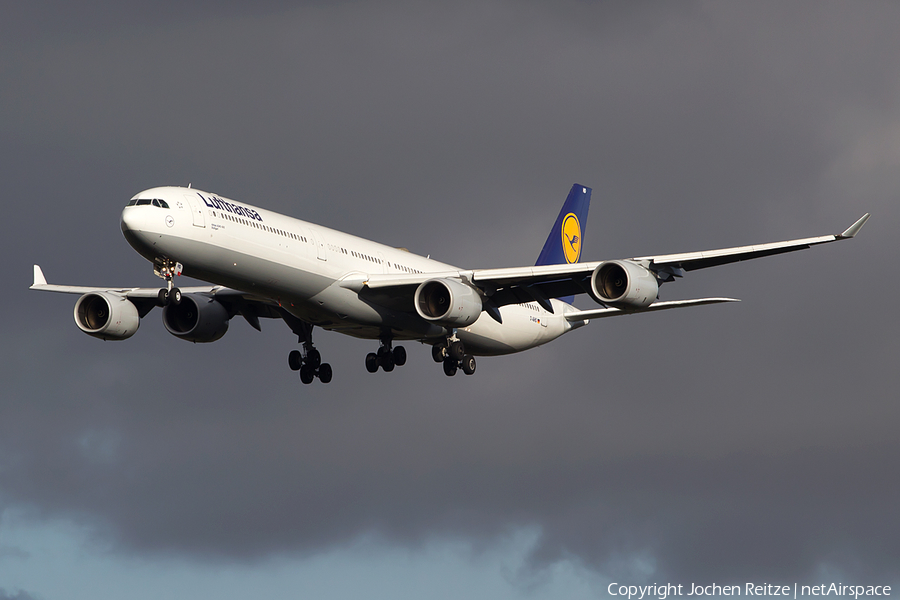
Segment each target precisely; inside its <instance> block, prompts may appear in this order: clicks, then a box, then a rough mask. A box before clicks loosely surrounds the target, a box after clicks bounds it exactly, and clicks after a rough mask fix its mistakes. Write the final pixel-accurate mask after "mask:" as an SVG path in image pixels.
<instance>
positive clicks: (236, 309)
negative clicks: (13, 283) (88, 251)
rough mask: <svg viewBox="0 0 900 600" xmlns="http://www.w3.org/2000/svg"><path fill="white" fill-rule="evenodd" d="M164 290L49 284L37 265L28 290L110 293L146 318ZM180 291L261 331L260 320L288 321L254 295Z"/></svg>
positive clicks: (197, 288)
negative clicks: (200, 297) (202, 298)
mask: <svg viewBox="0 0 900 600" xmlns="http://www.w3.org/2000/svg"><path fill="white" fill-rule="evenodd" d="M160 287H162V286H159V287H155V288H140V287H131V288H129V287H96V286H95V287H91V286H83V285H54V284H48V283H47V279H46V277H44V272H43V270H42V269H41V267H40V266H38V265H34V283H32V284H31V286H30V287H29V288H28V289H32V290H40V291H44V292H59V293H62V294H91V293H99V292H107V293H110V294H115V295H117V296H124V297H125V298H128V300H130V301H131V303H132V304H134V305H135V306H136V307H137V308H138V312H139V314H140V316H141V317H142V318H143V317H144V316H146V315H147V313H149V312H150V311H151V310H153V307H154V306H156V305H157V304H156V302H157V294H159V290H160ZM179 289H180V290H181V293H182V294H200V295H203V296H209V297H211V298H215V299H216V301H218V302H220V303H221V304H223V305H224V306H225V307H226V308H228V309H229V312H230V313H231V314H232V315H236V314H240V315H241V316H243V317H244V318H245V319H246V320H247V322H248V323H250V325H251V326H253V327H254V328H255V329H257V330H259V329H260V325H259V317H264V318H275V319H281V318H284V314H283V313H284V311H283V310H282V309H280V308H279V307H278V305H277V303H275V302H273V301H271V300H268V299H265V298H260V297H258V296H253V295H251V294H245V293H244V292H241V291H238V290H234V289H231V288H227V287H223V286H220V285H215V286H192V287H180V288H179Z"/></svg>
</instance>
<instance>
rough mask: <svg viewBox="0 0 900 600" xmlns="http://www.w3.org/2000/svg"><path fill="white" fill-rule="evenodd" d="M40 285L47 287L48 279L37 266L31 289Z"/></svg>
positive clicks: (35, 266)
mask: <svg viewBox="0 0 900 600" xmlns="http://www.w3.org/2000/svg"><path fill="white" fill-rule="evenodd" d="M38 285H47V279H46V278H45V277H44V272H43V271H41V268H40V267H39V266H37V265H34V283H33V284H32V285H31V287H35V286H38Z"/></svg>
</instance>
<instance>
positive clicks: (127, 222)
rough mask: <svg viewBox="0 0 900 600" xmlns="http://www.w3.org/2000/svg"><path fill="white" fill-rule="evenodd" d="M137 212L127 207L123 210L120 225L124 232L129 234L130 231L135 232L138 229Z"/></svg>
mask: <svg viewBox="0 0 900 600" xmlns="http://www.w3.org/2000/svg"><path fill="white" fill-rule="evenodd" d="M135 212H136V211H134V210H131V207H130V206H129V207H126V208H125V209H124V210H122V218H121V220H120V224H121V226H122V232H123V233H127V232H129V231H134V230H135V229H137V221H138V219H137V215H135V214H134V213H135Z"/></svg>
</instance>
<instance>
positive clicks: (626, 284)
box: [591, 260, 659, 308]
mask: <svg viewBox="0 0 900 600" xmlns="http://www.w3.org/2000/svg"><path fill="white" fill-rule="evenodd" d="M591 293H592V294H593V296H594V299H595V300H598V301H600V302H603V303H604V304H609V305H612V306H616V307H619V308H647V307H648V306H650V305H651V304H652V303H653V301H654V300H656V296H657V294H658V293H659V282H657V280H656V276H655V275H654V274H653V273H652V272H650V271H649V270H648V269H645V268H644V267H642V266H641V265H638V264H635V263H633V262H630V261H627V260H610V261H606V262H602V263H600V264H599V265H597V268H596V269H594V272H593V273H591Z"/></svg>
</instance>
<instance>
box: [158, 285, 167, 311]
mask: <svg viewBox="0 0 900 600" xmlns="http://www.w3.org/2000/svg"><path fill="white" fill-rule="evenodd" d="M168 303H169V290H167V289H166V288H162V289H161V290H159V293H158V294H156V305H157V306H160V307H164V306H165V305H167V304H168Z"/></svg>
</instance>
